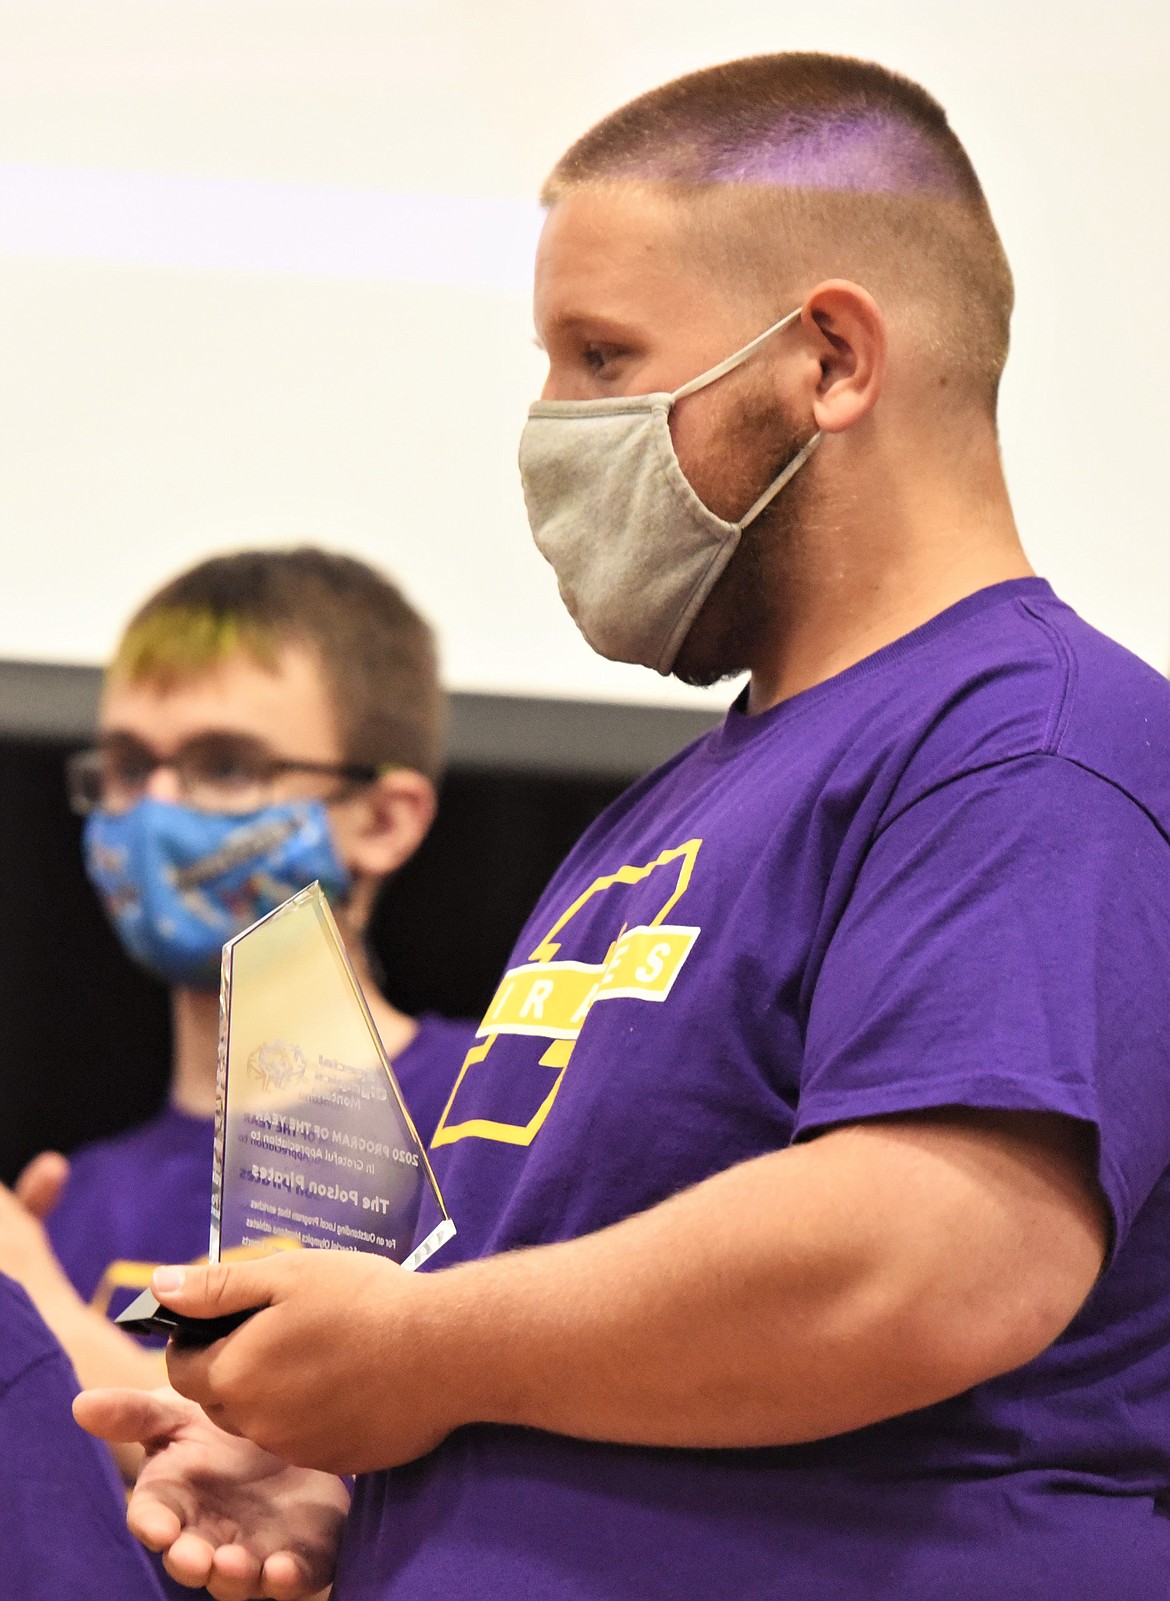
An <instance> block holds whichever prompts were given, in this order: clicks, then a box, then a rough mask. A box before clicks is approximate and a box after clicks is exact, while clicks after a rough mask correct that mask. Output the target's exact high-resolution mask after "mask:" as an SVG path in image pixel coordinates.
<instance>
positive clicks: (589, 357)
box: [584, 345, 622, 373]
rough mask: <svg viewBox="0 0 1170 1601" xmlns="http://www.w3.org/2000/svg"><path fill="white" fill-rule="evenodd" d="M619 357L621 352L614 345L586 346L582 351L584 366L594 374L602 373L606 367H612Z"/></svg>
mask: <svg viewBox="0 0 1170 1601" xmlns="http://www.w3.org/2000/svg"><path fill="white" fill-rule="evenodd" d="M621 356H622V351H620V350H619V349H618V348H617V346H616V345H586V346H585V350H584V360H585V365H586V366H587V367H588V368H589V370H590V372H594V373H602V372H604V371H605V370H606V368H607V367H612V365H613V364H614V362H615V361H618V360H620V358H621Z"/></svg>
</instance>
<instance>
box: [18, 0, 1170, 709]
mask: <svg viewBox="0 0 1170 1601" xmlns="http://www.w3.org/2000/svg"><path fill="white" fill-rule="evenodd" d="M1168 41H1170V11H1168V10H1167V8H1166V6H1165V4H1164V3H1163V0H1157V3H1138V0H1116V3H1114V4H1113V5H1111V6H1109V7H1108V8H1104V7H1098V6H1088V5H1082V4H1077V3H1063V4H1055V3H1049V0H1033V3H1031V4H1027V5H1021V4H1020V3H1019V0H949V3H947V4H945V5H940V4H938V3H937V0H931V3H917V4H910V3H905V0H903V3H895V0H835V3H834V4H833V5H832V6H819V7H810V6H809V5H807V3H805V4H800V5H797V4H796V3H794V0H720V3H719V4H717V5H712V4H710V3H709V0H670V3H667V0H512V3H507V0H475V3H470V0H468V3H462V4H455V3H450V0H447V3H442V0H435V3H428V0H382V3H379V4H370V3H366V4H356V3H351V0H226V3H225V0H134V3H130V0H100V3H97V0H87V3H77V0H73V3H62V0H27V3H20V4H4V3H0V107H2V111H0V307H3V317H4V321H5V324H6V333H5V341H4V344H5V349H4V357H3V361H2V362H0V438H2V439H3V442H4V443H3V460H4V467H3V471H2V472H0V656H5V655H7V656H17V657H26V658H30V659H46V660H59V661H81V662H86V661H97V660H100V659H101V658H102V657H103V656H104V654H105V653H106V651H107V650H108V648H109V645H110V642H111V640H112V638H113V635H114V631H115V630H116V628H117V626H118V624H119V622H120V621H121V619H122V618H123V617H124V615H125V613H126V611H127V610H128V608H129V607H130V606H131V605H132V604H133V602H134V601H135V600H136V599H137V598H138V597H139V596H140V595H141V593H142V592H143V591H144V589H145V588H147V587H148V586H149V585H151V584H153V583H154V582H156V581H157V580H159V579H160V578H162V577H163V576H164V575H165V574H167V573H168V572H170V571H172V570H174V569H175V568H176V567H177V566H179V565H180V564H182V563H184V562H187V561H189V560H192V559H195V558H196V557H198V556H199V555H201V554H204V553H205V552H206V551H207V550H209V549H214V548H219V547H223V546H226V545H231V544H237V543H240V542H242V541H249V542H265V541H272V542H276V541H283V540H287V539H289V538H297V537H305V538H313V539H319V540H323V541H325V542H330V543H336V544H342V545H347V546H351V547H353V548H356V549H358V550H361V551H365V552H367V553H369V554H370V555H372V556H373V557H375V558H376V559H378V560H379V561H381V562H382V563H383V564H384V565H387V566H388V567H390V568H392V569H393V570H394V571H395V572H396V573H398V574H399V576H401V578H402V579H403V580H404V581H405V582H406V584H407V585H408V586H409V588H410V589H411V591H412V592H413V593H414V594H415V595H416V597H417V598H418V600H419V601H420V603H421V604H422V605H423V606H424V607H425V608H426V609H427V610H428V611H429V612H430V613H431V614H432V615H433V616H434V617H435V619H436V620H437V622H438V623H439V626H440V630H441V633H442V636H443V641H444V650H445V657H446V663H447V672H448V677H449V678H450V680H451V681H452V683H453V684H454V685H455V686H456V687H459V688H467V689H493V690H512V691H520V692H524V693H538V694H557V695H580V696H593V697H599V698H612V699H642V700H675V701H679V700H684V699H686V700H690V701H695V700H696V699H698V700H701V699H702V697H701V696H696V694H695V693H694V692H686V691H683V690H681V689H679V688H678V686H673V685H669V684H662V683H661V682H660V681H659V680H657V679H655V678H653V677H652V676H651V675H649V674H646V673H641V672H639V671H637V670H635V669H626V668H621V667H617V666H613V665H612V664H608V663H604V662H601V661H600V660H598V659H597V658H595V657H593V656H592V655H591V654H590V653H589V652H588V650H587V649H586V648H585V646H584V645H583V644H582V643H581V642H580V640H579V639H578V637H577V634H576V632H575V630H574V629H573V627H572V625H571V623H569V621H568V620H567V618H565V617H564V616H563V614H562V613H561V610H560V608H559V605H558V604H557V602H556V597H555V586H554V585H553V583H552V579H551V575H550V573H549V572H548V569H547V568H546V567H545V566H544V564H543V563H542V562H541V561H540V559H539V557H538V556H537V555H536V554H535V552H534V551H533V550H532V548H531V546H530V542H529V539H528V535H527V529H526V525H525V522H524V517H523V507H522V503H521V498H520V494H519V488H518V483H517V479H516V473H515V467H514V458H515V445H516V438H517V434H518V430H519V427H520V424H521V421H522V419H523V414H524V408H525V405H526V403H527V400H528V399H529V397H530V395H531V394H532V393H533V392H534V390H535V388H536V387H537V386H538V384H539V377H540V363H539V359H538V357H537V354H536V352H535V351H534V350H533V349H532V347H531V345H530V342H529V337H530V331H531V324H530V318H529V313H528V306H527V290H526V277H527V259H528V256H529V254H530V251H531V244H532V238H533V231H534V228H535V225H536V220H537V219H536V213H535V210H534V207H533V206H532V203H531V197H532V195H533V193H534V191H535V189H536V187H537V185H538V183H539V180H540V178H541V176H542V174H543V173H544V171H545V170H546V169H547V167H548V166H549V165H550V164H551V162H552V161H553V160H554V159H555V157H556V156H557V154H558V153H559V152H560V150H561V149H562V148H563V146H564V145H565V144H566V143H567V142H568V141H569V140H570V139H571V138H573V137H574V135H575V134H576V133H578V132H580V131H581V130H582V129H583V128H584V127H585V126H586V125H587V124H588V123H589V122H590V121H591V120H592V119H594V118H595V117H596V116H597V115H599V114H601V113H602V112H604V111H606V110H608V109H610V108H611V107H612V106H614V105H615V104H617V103H619V102H620V101H621V100H622V99H624V98H627V97H628V96H629V95H631V94H634V93H636V92H638V91H639V90H640V89H643V88H645V87H648V86H649V85H651V84H653V83H655V82H658V81H660V80H662V79H664V78H666V77H669V76H671V75H673V74H674V73H676V72H680V71H684V70H687V69H689V68H691V67H694V66H698V65H701V64H706V63H708V62H711V61H714V60H717V59H720V58H726V57H729V56H733V55H737V54H742V53H747V52H753V51H759V50H765V49H775V48H786V47H794V48H822V49H830V50H844V51H848V52H850V53H852V54H857V55H870V56H873V57H875V58H877V59H879V60H882V61H884V62H885V63H887V64H888V65H891V66H894V67H897V68H900V69H902V70H904V71H907V72H909V73H911V74H912V75H914V76H917V77H919V78H920V79H921V80H922V81H923V82H924V83H925V84H926V85H927V86H928V87H929V88H930V89H932V90H933V91H934V92H935V93H936V94H937V95H938V96H939V98H941V99H942V101H943V102H944V104H945V105H946V106H947V107H948V109H949V111H950V113H951V117H952V121H953V122H954V124H955V126H956V128H957V129H958V131H959V133H960V134H961V136H962V137H963V138H964V139H965V140H966V142H967V144H968V147H969V148H970V150H971V153H972V155H973V157H974V160H975V163H976V166H977V167H978V168H979V170H980V172H981V175H982V177H983V179H984V183H985V187H986V189H987V191H988V195H989V198H990V200H991V203H992V207H993V210H994V212H995V214H996V217H997V219H998V221H999V224H1000V226H1001V229H1002V231H1003V234H1004V237H1005V241H1006V244H1007V247H1008V252H1009V255H1010V256H1011V258H1012V262H1013V265H1014V267H1015V271H1016V276H1017V283H1018V290H1019V308H1018V312H1017V317H1016V324H1015V343H1014V351H1013V355H1012V359H1011V362H1010V365H1009V370H1008V377H1007V381H1006V387H1005V395H1004V409H1003V438H1004V450H1005V456H1006V460H1007V466H1008V472H1009V477H1010V481H1011V484H1012V487H1013V492H1014V494H1015V498H1016V502H1017V509H1018V512H1019V516H1020V522H1021V526H1022V528H1023V531H1024V536H1025V540H1026V543H1027V545H1028V547H1029V549H1030V551H1031V553H1032V556H1033V559H1034V561H1035V563H1036V565H1037V566H1038V567H1039V568H1040V569H1041V570H1042V571H1044V572H1045V573H1046V574H1047V575H1048V576H1050V577H1051V578H1052V579H1053V581H1054V583H1055V584H1056V585H1057V587H1058V588H1059V589H1060V590H1061V591H1062V592H1063V593H1064V594H1065V596H1066V597H1067V598H1068V599H1069V600H1070V601H1072V602H1073V603H1074V604H1075V605H1077V606H1078V607H1079V608H1080V609H1081V610H1082V611H1083V612H1084V613H1085V614H1086V615H1087V616H1088V617H1089V618H1090V620H1091V621H1093V622H1095V623H1097V624H1098V625H1099V626H1101V627H1103V628H1105V629H1106V630H1107V631H1108V632H1110V633H1113V634H1114V635H1116V636H1117V637H1118V638H1120V639H1122V640H1123V641H1124V642H1125V643H1127V644H1129V645H1130V646H1131V647H1132V648H1133V649H1135V650H1137V651H1139V652H1140V653H1141V654H1142V655H1144V656H1145V657H1146V658H1147V659H1149V660H1150V661H1152V662H1154V663H1155V664H1156V665H1158V666H1160V667H1163V668H1165V667H1166V665H1167V663H1168V662H1170V535H1168V532H1167V529H1168V525H1170V506H1168V488H1167V482H1168V475H1167V471H1166V467H1167V449H1166V441H1167V434H1168V432H1170V412H1168V400H1167V394H1168V386H1167V382H1166V374H1167V371H1170V311H1168V304H1167V301H1168V295H1167V281H1168V279H1170V271H1168V268H1170V244H1168V236H1170V202H1168V198H1167V197H1168V192H1170V173H1168V170H1167V169H1168V165H1170V157H1168V149H1170V139H1168V129H1167V112H1166V109H1165V107H1166V103H1167V87H1168V83H1167V80H1168V77H1170V72H1168V66H1167V56H1168V48H1167V46H1168ZM715 694H716V696H717V698H723V699H725V698H726V690H723V691H717V692H715Z"/></svg>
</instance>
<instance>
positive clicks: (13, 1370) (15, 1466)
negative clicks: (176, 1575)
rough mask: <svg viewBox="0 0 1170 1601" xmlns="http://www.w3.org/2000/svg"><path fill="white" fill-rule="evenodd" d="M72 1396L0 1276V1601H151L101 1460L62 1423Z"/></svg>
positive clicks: (61, 1358)
mask: <svg viewBox="0 0 1170 1601" xmlns="http://www.w3.org/2000/svg"><path fill="white" fill-rule="evenodd" d="M76 1393H77V1382H76V1380H75V1379H74V1376H73V1373H72V1371H71V1369H70V1367H69V1361H68V1358H67V1357H66V1355H65V1353H64V1351H62V1349H61V1347H60V1346H59V1345H58V1344H57V1341H56V1340H55V1339H54V1338H53V1336H52V1335H51V1334H50V1333H49V1331H48V1329H47V1328H46V1327H45V1325H44V1323H43V1321H42V1320H41V1318H40V1317H39V1316H38V1315H37V1312H36V1310H35V1308H34V1307H33V1305H32V1303H31V1302H30V1300H29V1298H28V1296H27V1295H26V1294H25V1292H24V1291H23V1290H22V1289H21V1288H20V1286H19V1285H18V1284H15V1283H13V1281H12V1280H11V1279H9V1278H5V1277H4V1276H3V1274H0V1601H62V1598H63V1597H65V1596H69V1597H72V1598H75V1601H99V1598H100V1601H106V1598H107V1597H110V1596H117V1597H118V1598H119V1601H160V1597H161V1591H160V1590H159V1587H158V1583H157V1581H156V1579H155V1578H154V1575H153V1574H152V1573H151V1571H150V1565H149V1563H148V1561H147V1558H146V1553H145V1552H144V1551H143V1549H142V1547H141V1546H140V1545H137V1544H135V1542H134V1541H133V1540H132V1539H131V1538H130V1536H129V1534H128V1533H127V1532H126V1522H125V1516H124V1511H123V1501H122V1492H121V1486H120V1485H119V1484H118V1480H117V1476H116V1474H115V1473H114V1470H113V1467H112V1465H111V1463H110V1457H109V1453H108V1452H107V1451H106V1450H105V1448H104V1447H102V1446H95V1442H94V1441H93V1440H88V1439H86V1437H85V1436H84V1435H83V1434H82V1433H81V1432H80V1431H79V1430H78V1429H77V1428H75V1427H74V1425H73V1422H72V1420H71V1418H70V1416H69V1403H70V1402H71V1401H72V1399H73V1397H74V1395H75V1394H76ZM46 1506H49V1507H51V1508H52V1517H53V1525H52V1532H51V1533H49V1532H48V1524H47V1522H46V1516H45V1509H46Z"/></svg>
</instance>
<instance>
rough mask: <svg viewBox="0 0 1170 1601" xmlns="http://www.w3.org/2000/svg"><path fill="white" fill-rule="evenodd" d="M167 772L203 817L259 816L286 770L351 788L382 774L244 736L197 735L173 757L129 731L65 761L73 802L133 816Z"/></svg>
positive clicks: (84, 809) (85, 809) (82, 809)
mask: <svg viewBox="0 0 1170 1601" xmlns="http://www.w3.org/2000/svg"><path fill="white" fill-rule="evenodd" d="M160 767H166V768H168V769H169V770H170V771H171V772H172V773H174V775H175V779H176V782H177V785H178V790H179V795H180V798H181V799H182V800H183V801H184V803H185V804H186V805H188V806H193V807H194V808H195V809H196V810H197V811H201V812H255V811H259V810H260V809H261V808H262V807H264V806H269V805H271V804H273V802H274V801H275V800H277V799H278V796H277V793H276V792H277V789H278V787H279V786H278V782H277V781H278V780H279V779H280V778H281V777H282V776H283V775H284V774H285V773H318V774H320V775H321V776H322V777H326V778H337V779H341V780H342V781H343V782H344V783H345V784H359V785H360V784H371V783H373V781H374V779H376V778H377V777H378V776H379V774H380V773H381V772H382V771H383V769H382V768H380V767H373V766H370V765H367V764H365V763H361V762H309V761H296V760H292V759H290V758H288V757H284V756H274V755H273V754H272V752H271V751H270V750H268V749H267V747H266V746H264V745H263V744H262V743H261V742H260V741H258V740H255V739H251V738H249V737H247V736H246V735H239V734H197V735H195V737H194V738H192V739H189V740H187V741H186V742H185V743H184V744H182V745H180V746H179V748H178V750H177V751H174V752H173V753H172V754H171V755H170V756H159V755H157V754H156V753H155V752H154V751H152V750H151V749H150V747H149V746H148V745H144V744H142V742H141V741H140V740H137V739H133V738H131V737H130V736H128V735H124V734H113V735H111V736H109V738H107V739H104V740H103V741H102V742H101V744H100V745H97V746H95V747H94V749H92V750H83V751H78V753H77V754H76V755H75V756H71V757H70V758H69V760H68V762H67V763H66V768H65V776H66V785H67V788H68V794H69V804H70V806H71V807H72V808H73V810H74V811H75V812H77V813H79V814H80V815H81V816H83V817H84V816H85V815H87V814H88V813H89V812H94V811H103V812H126V811H129V810H130V808H131V807H132V806H136V805H137V804H138V802H139V801H140V800H141V799H142V797H143V796H144V795H145V793H146V788H147V785H148V784H149V783H150V779H151V775H152V774H153V773H155V772H156V771H157V770H158V769H159V768H160Z"/></svg>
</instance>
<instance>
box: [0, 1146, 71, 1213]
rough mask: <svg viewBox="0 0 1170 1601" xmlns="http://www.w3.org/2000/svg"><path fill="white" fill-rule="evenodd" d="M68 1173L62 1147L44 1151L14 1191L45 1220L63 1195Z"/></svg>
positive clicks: (23, 1173)
mask: <svg viewBox="0 0 1170 1601" xmlns="http://www.w3.org/2000/svg"><path fill="white" fill-rule="evenodd" d="M68 1177H69V1160H68V1158H67V1157H64V1156H62V1155H61V1153H60V1151H42V1152H41V1154H40V1155H39V1156H34V1157H33V1159H32V1161H31V1162H30V1163H29V1164H28V1166H27V1167H26V1168H25V1169H24V1171H23V1172H22V1173H21V1175H20V1177H19V1178H18V1179H17V1181H16V1183H15V1184H14V1185H13V1186H12V1192H13V1194H14V1195H15V1196H16V1199H17V1200H18V1201H19V1202H20V1204H21V1205H22V1206H24V1207H27V1208H28V1210H29V1211H30V1212H31V1213H32V1214H33V1216H34V1217H38V1218H40V1220H41V1222H42V1223H43V1222H44V1221H45V1219H46V1218H47V1217H48V1215H49V1213H50V1212H51V1211H52V1210H53V1208H54V1207H55V1206H56V1205H57V1202H58V1201H59V1200H60V1199H61V1193H62V1191H63V1190H64V1188H65V1183H66V1180H67V1179H68Z"/></svg>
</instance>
